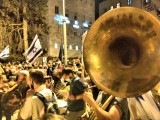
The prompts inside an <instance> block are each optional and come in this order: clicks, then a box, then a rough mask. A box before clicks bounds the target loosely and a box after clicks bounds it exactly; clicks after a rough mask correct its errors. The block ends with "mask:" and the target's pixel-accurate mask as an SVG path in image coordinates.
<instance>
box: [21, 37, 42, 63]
mask: <svg viewBox="0 0 160 120" xmlns="http://www.w3.org/2000/svg"><path fill="white" fill-rule="evenodd" d="M42 53H43V50H42V46H41V44H40V41H39V39H38V35H36V36H35V37H34V39H33V42H32V44H31V45H30V47H29V48H28V49H27V51H26V52H25V53H24V56H26V61H27V62H28V63H31V64H32V63H34V61H35V60H36V59H37V58H38V57H39V56H40V55H41V54H42Z"/></svg>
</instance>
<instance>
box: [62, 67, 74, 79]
mask: <svg viewBox="0 0 160 120" xmlns="http://www.w3.org/2000/svg"><path fill="white" fill-rule="evenodd" d="M62 77H63V78H64V79H65V80H67V79H73V78H74V71H73V70H72V69H63V71H62Z"/></svg>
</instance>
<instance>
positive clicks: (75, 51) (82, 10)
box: [47, 0, 95, 57]
mask: <svg viewBox="0 0 160 120" xmlns="http://www.w3.org/2000/svg"><path fill="white" fill-rule="evenodd" d="M65 16H66V28H67V31H66V32H67V49H68V57H77V56H80V55H81V52H82V51H81V47H82V40H81V36H82V34H83V33H84V31H86V29H88V27H89V24H91V23H93V22H94V21H95V0H65ZM47 19H48V22H49V25H50V35H49V38H48V39H49V42H48V46H49V47H48V55H49V56H53V57H57V56H58V55H59V51H60V46H61V45H62V46H63V40H64V39H63V0H49V2H48V16H47Z"/></svg>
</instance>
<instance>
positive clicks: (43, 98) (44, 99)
mask: <svg viewBox="0 0 160 120" xmlns="http://www.w3.org/2000/svg"><path fill="white" fill-rule="evenodd" d="M33 95H35V96H37V97H38V98H39V99H40V100H41V101H42V103H43V105H44V107H45V111H46V109H47V108H46V107H47V106H46V104H45V103H46V102H47V99H46V98H45V97H44V96H43V95H42V94H41V93H39V92H35V93H34V94H33Z"/></svg>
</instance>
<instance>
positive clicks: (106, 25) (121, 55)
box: [83, 7, 160, 98]
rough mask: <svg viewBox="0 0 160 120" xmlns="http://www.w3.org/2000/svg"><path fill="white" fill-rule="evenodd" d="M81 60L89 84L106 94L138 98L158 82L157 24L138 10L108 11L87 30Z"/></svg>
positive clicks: (159, 30)
mask: <svg viewBox="0 0 160 120" xmlns="http://www.w3.org/2000/svg"><path fill="white" fill-rule="evenodd" d="M83 59H84V64H85V68H86V70H87V72H88V73H89V75H90V77H91V79H92V80H93V82H94V83H95V84H96V85H97V86H98V88H100V89H102V90H103V91H105V92H106V93H109V94H112V95H114V96H118V97H123V98H126V97H134V96H139V95H142V94H144V93H146V92H147V91H149V90H151V89H152V88H153V87H154V86H155V85H156V84H157V83H158V82H159V80H160V79H159V78H160V22H159V21H158V20H157V18H156V17H154V16H153V15H152V14H150V13H148V12H146V11H144V10H141V9H138V8H133V7H120V8H116V9H113V10H110V11H108V12H106V13H105V14H103V15H102V16H100V17H99V18H98V19H97V20H96V21H95V22H94V24H93V25H92V26H91V28H90V29H89V31H88V34H87V36H86V39H85V41H84V51H83Z"/></svg>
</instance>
